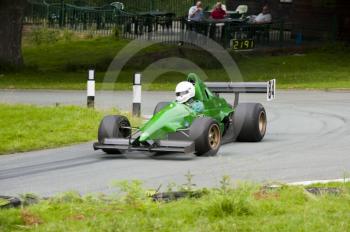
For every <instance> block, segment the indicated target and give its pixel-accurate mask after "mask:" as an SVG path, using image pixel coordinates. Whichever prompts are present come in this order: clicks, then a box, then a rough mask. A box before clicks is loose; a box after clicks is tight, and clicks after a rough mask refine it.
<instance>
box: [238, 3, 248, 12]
mask: <svg viewBox="0 0 350 232" xmlns="http://www.w3.org/2000/svg"><path fill="white" fill-rule="evenodd" d="M236 11H237V12H238V13H240V14H246V13H247V12H248V5H239V6H237V8H236Z"/></svg>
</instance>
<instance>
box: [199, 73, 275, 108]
mask: <svg viewBox="0 0 350 232" xmlns="http://www.w3.org/2000/svg"><path fill="white" fill-rule="evenodd" d="M205 85H206V86H207V87H208V89H209V90H210V91H212V92H213V93H215V94H219V93H234V94H235V106H236V105H237V104H238V99H239V94H240V93H266V100H267V101H272V100H274V99H275V96H276V79H272V80H270V81H267V82H206V83H205Z"/></svg>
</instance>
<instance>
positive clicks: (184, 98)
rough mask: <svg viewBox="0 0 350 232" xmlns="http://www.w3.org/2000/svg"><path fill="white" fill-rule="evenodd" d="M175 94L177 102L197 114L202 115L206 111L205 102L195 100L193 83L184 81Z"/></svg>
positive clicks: (178, 85) (177, 87)
mask: <svg viewBox="0 0 350 232" xmlns="http://www.w3.org/2000/svg"><path fill="white" fill-rule="evenodd" d="M175 94H176V101H177V102H179V103H182V104H186V105H188V106H189V107H191V108H192V110H194V111H195V112H196V113H201V112H203V111H204V104H203V102H201V101H197V100H194V96H195V94H196V91H195V88H194V86H193V84H192V83H191V82H188V81H182V82H180V83H179V84H177V86H176V89H175Z"/></svg>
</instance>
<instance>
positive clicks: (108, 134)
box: [98, 115, 131, 154]
mask: <svg viewBox="0 0 350 232" xmlns="http://www.w3.org/2000/svg"><path fill="white" fill-rule="evenodd" d="M130 133H131V129H130V122H129V120H128V119H127V118H126V117H124V116H121V115H108V116H106V117H104V118H103V119H102V121H101V123H100V126H99V128H98V142H99V143H103V142H104V140H105V139H110V138H127V137H128V136H130ZM102 150H103V151H104V152H105V153H107V154H122V153H123V151H121V150H118V149H102Z"/></svg>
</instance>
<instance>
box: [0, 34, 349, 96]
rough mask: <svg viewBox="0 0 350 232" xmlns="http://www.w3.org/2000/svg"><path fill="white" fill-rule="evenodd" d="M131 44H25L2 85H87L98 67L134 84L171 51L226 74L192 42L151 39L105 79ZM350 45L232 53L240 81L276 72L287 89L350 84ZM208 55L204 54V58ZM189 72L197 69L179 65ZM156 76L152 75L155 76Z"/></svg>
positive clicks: (213, 75)
mask: <svg viewBox="0 0 350 232" xmlns="http://www.w3.org/2000/svg"><path fill="white" fill-rule="evenodd" d="M127 44H128V41H126V40H116V39H113V38H110V37H106V38H95V39H76V40H72V41H58V42H55V43H52V44H42V45H34V44H32V43H30V42H26V43H24V45H23V56H24V60H25V64H26V67H25V68H24V69H22V70H19V71H15V72H13V71H12V72H11V71H2V72H1V71H0V88H3V89H76V90H83V89H86V78H87V69H88V68H89V67H94V68H95V69H96V70H97V88H98V89H101V88H102V87H103V88H104V89H117V90H128V89H131V83H132V75H133V73H134V72H135V71H140V70H143V69H144V68H146V67H147V66H148V65H150V64H152V63H154V62H156V61H159V60H161V59H163V58H168V57H179V58H183V59H185V60H189V61H191V62H193V63H194V64H196V65H197V66H198V67H200V68H201V69H202V70H203V71H204V72H205V74H206V75H207V77H208V79H207V80H208V81H225V80H228V77H227V74H226V73H225V71H224V70H223V69H222V67H221V65H220V62H219V61H217V60H216V59H215V58H214V57H212V56H211V55H210V54H208V53H205V52H203V51H199V50H196V49H193V48H188V47H187V48H186V47H177V46H173V45H160V44H158V45H153V46H151V47H148V48H145V49H143V50H141V51H140V52H138V53H137V54H136V55H135V56H133V58H132V59H131V60H130V61H129V62H128V63H127V64H126V66H125V67H124V68H123V70H122V72H121V74H120V75H119V77H118V83H108V84H104V85H103V84H102V83H103V82H104V76H105V73H106V70H107V69H108V67H109V64H110V62H111V61H112V60H113V58H114V57H115V56H116V55H117V54H118V52H119V51H120V50H121V49H122V48H123V47H125V46H126V45H127ZM349 50H350V49H349V47H346V46H339V47H335V48H334V47H333V48H332V49H328V48H322V49H318V50H312V51H308V52H305V53H304V54H292V55H277V56H271V55H242V54H240V55H239V54H232V56H233V57H234V60H235V62H236V63H237V64H238V66H239V69H240V71H241V73H242V80H241V79H237V80H239V81H266V80H269V79H272V78H276V79H277V82H278V87H279V88H283V89H295V88H296V89H350V78H349V76H350V66H349V65H348V64H349V63H350V56H349V55H348V53H349ZM203 57H205V58H203ZM180 69H181V70H182V71H184V72H185V73H186V72H187V73H189V72H193V71H194V70H191V69H188V70H187V69H186V68H183V67H182V66H179V67H178V70H180ZM184 78H185V75H183V74H181V73H180V72H176V71H175V72H170V73H169V72H168V73H165V74H163V75H161V76H159V77H158V78H156V79H155V80H153V76H150V77H147V76H146V77H145V78H144V80H143V81H144V82H143V83H145V84H146V89H149V90H173V88H174V86H175V84H176V83H177V82H178V81H180V80H183V79H184ZM151 80H153V81H151Z"/></svg>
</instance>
